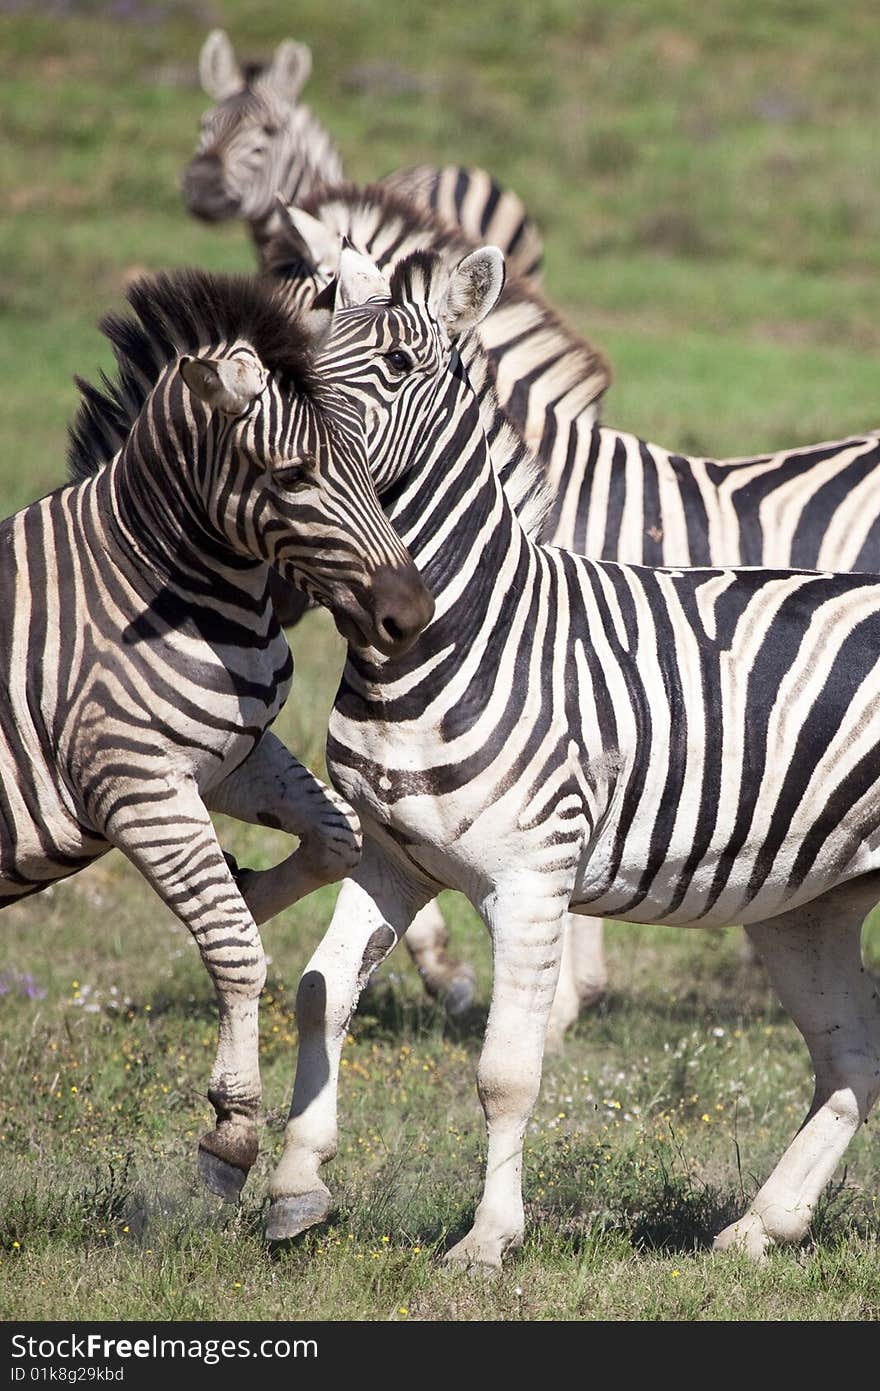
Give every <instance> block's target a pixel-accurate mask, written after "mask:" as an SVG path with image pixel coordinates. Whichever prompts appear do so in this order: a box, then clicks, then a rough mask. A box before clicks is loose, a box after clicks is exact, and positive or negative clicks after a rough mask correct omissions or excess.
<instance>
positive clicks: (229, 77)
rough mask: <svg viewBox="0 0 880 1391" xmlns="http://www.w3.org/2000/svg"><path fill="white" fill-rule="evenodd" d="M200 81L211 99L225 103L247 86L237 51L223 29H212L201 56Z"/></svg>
mask: <svg viewBox="0 0 880 1391" xmlns="http://www.w3.org/2000/svg"><path fill="white" fill-rule="evenodd" d="M199 79H200V81H201V84H202V86H203V88H204V89H205V91H206V92H207V93H208V96H209V97H213V98H214V100H215V101H223V100H224V98H225V97H231V96H232V94H233V92H240V91H241V89H242V87H244V85H245V80H244V73H243V72H242V70H241V68H240V67H239V66H238V59H237V58H236V56H235V49H234V48H233V47H232V44H231V43H230V42H229V37H228V35H227V34H226V33H225V32H224V30H222V29H212V30H211V33H210V34H209V35H208V37H207V38H206V39H205V42H204V43H203V44H202V51H201V53H200V54H199Z"/></svg>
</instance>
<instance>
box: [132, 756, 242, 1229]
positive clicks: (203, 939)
mask: <svg viewBox="0 0 880 1391" xmlns="http://www.w3.org/2000/svg"><path fill="white" fill-rule="evenodd" d="M151 791H152V789H151ZM166 792H167V796H166V798H165V799H164V800H163V801H161V802H158V801H157V799H156V798H155V797H154V796H151V799H150V802H149V803H148V804H146V809H145V804H144V802H143V800H139V799H137V798H134V797H132V798H127V799H120V806H121V808H122V810H120V811H118V812H117V813H116V814H115V815H114V816H113V818H112V820H111V822H110V823H109V824H108V825H107V828H106V831H105V834H106V836H107V839H108V840H109V841H110V842H111V844H113V845H116V846H117V847H118V848H119V849H120V850H122V851H123V853H124V854H125V855H126V856H127V857H128V859H130V860H131V861H132V863H133V864H134V865H135V866H136V867H137V868H138V869H139V870H140V871H141V873H142V874H143V875H144V877H145V878H146V879H147V881H148V882H149V883H150V884H151V885H152V887H153V888H154V889H155V890H156V892H157V893H158V895H159V897H160V898H161V899H162V900H163V901H164V902H165V903H166V904H167V906H168V907H169V908H170V909H171V911H172V912H173V913H174V914H175V915H176V916H177V917H178V918H179V919H180V921H181V922H182V923H183V924H184V926H185V927H187V928H188V929H189V931H190V932H191V933H192V935H193V937H194V938H195V941H196V943H197V945H198V948H199V952H200V953H201V957H202V961H203V962H204V965H205V967H206V969H207V971H208V974H209V975H210V977H211V980H212V981H213V983H214V989H215V991H216V994H217V1003H218V1010H219V1038H218V1045H217V1056H216V1059H215V1062H214V1068H213V1071H212V1073H211V1080H210V1083H209V1086H208V1099H209V1100H210V1102H211V1105H212V1106H213V1107H214V1110H215V1112H216V1115H217V1120H216V1124H215V1127H214V1129H213V1130H211V1131H208V1132H207V1134H205V1135H203V1136H202V1139H201V1140H200V1141H199V1170H200V1172H201V1175H202V1178H203V1179H204V1181H205V1183H206V1184H207V1186H208V1187H209V1188H210V1189H211V1190H212V1192H215V1193H217V1194H218V1195H219V1196H220V1197H222V1198H225V1199H227V1200H229V1201H234V1200H236V1199H237V1198H238V1195H239V1193H240V1192H241V1189H242V1187H243V1186H244V1182H245V1180H246V1178H247V1175H248V1172H249V1170H250V1169H251V1167H252V1165H253V1163H254V1161H255V1159H256V1157H257V1152H258V1148H259V1142H258V1122H259V1118H260V1097H261V1085H260V1067H259V1046H258V1027H259V1024H258V1008H259V998H260V993H261V991H262V989H263V985H264V983H265V979H266V958H265V955H264V953H263V945H262V942H261V941H260V934H259V931H258V929H257V926H256V924H255V922H254V920H253V918H252V916H251V914H250V913H249V912H248V909H247V905H246V904H245V903H244V901H243V899H242V897H241V894H240V893H239V892H238V889H237V888H236V886H235V882H234V880H233V878H232V875H231V874H230V872H229V869H228V867H227V865H226V862H225V860H224V858H223V852H222V850H221V849H220V846H219V845H218V844H217V838H216V836H215V834H214V827H213V825H212V824H211V820H210V817H209V816H208V812H207V810H206V808H205V806H204V805H203V803H202V801H201V798H200V797H199V795H198V792H197V790H196V789H195V787H194V785H193V786H187V785H186V784H184V785H183V786H177V787H175V788H173V789H172V788H167V789H166ZM147 813H148V814H147Z"/></svg>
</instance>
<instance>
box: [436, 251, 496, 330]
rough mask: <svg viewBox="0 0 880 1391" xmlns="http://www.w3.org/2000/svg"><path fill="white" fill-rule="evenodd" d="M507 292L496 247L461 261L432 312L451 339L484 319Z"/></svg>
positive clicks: (475, 253) (477, 252)
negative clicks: (501, 295) (500, 296)
mask: <svg viewBox="0 0 880 1391" xmlns="http://www.w3.org/2000/svg"><path fill="white" fill-rule="evenodd" d="M503 289H504V256H503V255H502V253H501V252H500V251H499V250H498V247H497V246H483V247H481V248H480V250H479V251H472V252H471V253H470V255H469V256H465V258H464V260H462V261H459V263H458V265H457V266H456V267H455V270H454V271H453V272H452V274H451V275H450V277H449V280H448V281H447V283H446V286H445V289H444V290H443V291H442V292H441V294H440V295H439V297H438V302H437V304H436V305H432V306H431V308H432V309H434V312H435V313H436V314H437V317H438V318H439V319H440V320H441V322H442V323H443V324H444V325H445V327H446V331H447V333H448V334H449V336H450V338H455V337H456V336H457V335H458V334H459V333H463V332H464V331H465V329H468V328H473V327H474V325H475V324H478V323H480V322H481V320H482V319H485V317H486V315H487V314H488V313H489V312H490V310H492V309H494V308H495V305H496V303H497V301H498V296H499V295H500V294H501V291H502V290H503Z"/></svg>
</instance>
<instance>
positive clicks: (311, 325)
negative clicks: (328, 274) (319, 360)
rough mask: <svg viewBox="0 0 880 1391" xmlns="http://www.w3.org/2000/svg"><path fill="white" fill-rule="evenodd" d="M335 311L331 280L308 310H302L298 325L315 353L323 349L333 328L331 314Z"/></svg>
mask: <svg viewBox="0 0 880 1391" xmlns="http://www.w3.org/2000/svg"><path fill="white" fill-rule="evenodd" d="M335 309H336V281H335V280H331V281H329V282H328V284H326V285H325V286H324V288H323V289H322V290H319V291H318V293H317V294H316V295H315V298H314V299H313V300H312V302H311V304H310V305H309V307H308V309H304V310H303V313H302V318H301V319H300V323H301V324H302V326H303V328H304V329H305V331H306V333H307V334H308V335H309V338H310V339H311V343H312V348H313V349H315V350H316V351H317V350H319V349H320V348H322V347H323V345H324V342H325V340H326V339H327V338H328V337H329V334H330V330H331V329H332V327H333V314H334V311H335Z"/></svg>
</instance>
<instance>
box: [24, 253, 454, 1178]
mask: <svg viewBox="0 0 880 1391" xmlns="http://www.w3.org/2000/svg"><path fill="white" fill-rule="evenodd" d="M128 300H129V303H130V306H131V308H132V310H133V313H132V314H131V315H129V316H127V317H126V316H119V315H110V316H108V317H107V318H105V319H104V321H103V323H102V328H103V331H104V333H105V334H106V335H107V337H108V338H109V340H110V342H111V344H112V345H113V348H114V351H115V353H116V358H117V365H118V375H117V379H116V380H115V381H112V380H110V379H109V378H108V377H106V376H104V377H103V378H102V381H101V384H100V386H94V385H90V384H89V383H87V382H85V381H81V380H80V381H79V387H80V391H81V403H80V406H79V411H78V414H77V416H76V419H75V421H74V423H73V425H72V427H71V437H70V448H69V469H70V473H71V475H72V478H73V480H74V481H72V482H70V483H68V484H67V485H66V486H63V487H61V488H59V489H56V490H55V491H54V492H51V493H49V494H48V495H47V496H46V497H44V498H42V499H40V500H39V501H37V502H34V503H32V504H31V505H30V506H28V507H25V508H24V509H23V510H22V511H19V512H17V513H15V514H14V515H12V516H11V517H9V518H7V519H6V520H5V521H4V522H3V523H2V528H0V554H2V557H3V559H2V565H0V593H2V595H3V596H5V597H4V598H3V602H2V606H0V607H2V614H3V618H2V624H3V639H2V643H0V664H2V691H3V698H2V701H0V904H2V905H3V906H6V905H8V904H10V903H12V902H14V901H15V900H17V899H19V898H21V897H23V896H25V895H28V894H32V893H36V892H37V891H38V890H40V889H42V888H45V887H46V886H47V885H49V884H51V883H53V882H55V881H56V880H60V879H63V878H66V877H68V876H69V875H71V874H74V873H76V872H77V871H78V870H80V869H82V868H83V867H84V866H86V865H88V864H90V863H91V862H92V861H94V860H95V859H97V858H98V857H99V856H101V855H103V854H105V853H106V851H108V850H109V849H110V848H111V847H114V846H115V847H118V848H119V849H120V850H122V851H123V853H124V854H125V855H126V856H127V858H128V859H129V860H131V862H132V863H133V864H134V865H135V866H136V867H137V868H138V869H139V870H140V872H141V873H142V874H143V875H144V877H145V878H146V880H147V881H148V883H150V884H151V886H152V887H153V888H154V889H155V890H156V892H157V893H158V895H159V897H160V898H161V899H162V900H163V902H164V903H165V904H166V905H167V906H168V907H169V908H170V909H171V910H172V911H173V912H174V913H175V914H176V915H177V917H178V918H179V919H180V920H181V922H182V923H184V925H185V926H186V927H187V928H188V929H189V930H190V932H191V933H192V934H193V937H194V939H195V941H196V943H197V945H198V948H199V951H200V953H201V957H202V961H203V962H204V964H205V966H206V968H207V970H208V972H209V974H210V976H211V979H212V981H213V984H214V986H215V990H216V993H217V1000H218V1007H219V1043H218V1050H217V1056H216V1061H215V1064H214V1069H213V1072H212V1076H211V1082H210V1087H209V1091H208V1095H209V1098H210V1100H211V1103H212V1105H213V1107H214V1110H215V1112H216V1126H215V1129H214V1130H213V1131H212V1132H210V1133H208V1134H207V1135H205V1136H204V1137H203V1138H202V1140H201V1142H200V1146H199V1156H200V1168H201V1170H202V1173H203V1176H204V1177H205V1179H206V1181H207V1182H208V1184H209V1186H211V1187H213V1188H214V1189H215V1190H216V1191H218V1192H221V1193H224V1194H226V1195H228V1194H229V1193H230V1192H233V1193H234V1192H237V1191H238V1189H239V1188H240V1186H241V1183H242V1182H243V1181H244V1176H245V1174H246V1173H247V1170H248V1169H249V1168H250V1166H251V1165H252V1163H253V1161H254V1158H255V1155H256V1149H257V1138H256V1135H257V1115H258V1110H259V1101H260V1077H259V1066H258V1056H257V1009H258V998H259V995H260V992H261V989H262V986H263V983H264V979H265V971H266V966H265V957H264V954H263V948H262V945H261V942H260V934H259V931H258V927H257V923H258V922H259V921H263V920H264V919H265V917H267V916H270V915H271V913H272V912H274V911H275V908H274V906H273V904H272V901H271V898H269V897H267V896H266V894H265V893H263V892H262V890H261V885H260V880H259V877H258V876H256V877H255V880H254V882H253V884H252V885H251V887H250V890H249V891H248V901H247V902H245V899H244V898H243V896H242V888H241V887H240V886H239V885H237V883H236V881H235V878H234V877H233V873H232V870H231V868H230V866H229V865H228V864H227V862H226V861H225V859H224V856H223V853H222V851H221V849H220V846H219V845H218V843H217V839H216V836H215V833H214V829H213V826H212V823H211V819H210V816H209V811H211V810H213V811H221V812H226V813H227V814H229V815H232V816H235V817H237V818H238V819H240V820H244V821H248V822H253V823H256V824H263V825H271V826H275V827H277V828H279V829H281V830H284V831H286V832H289V833H291V834H293V835H297V836H300V837H302V841H301V844H300V846H299V847H298V849H297V850H296V851H295V852H294V853H293V854H292V855H291V856H290V857H288V859H287V860H286V861H284V862H283V863H282V865H280V866H278V867H277V870H278V873H277V876H276V887H277V884H281V885H282V886H283V888H284V892H285V895H286V899H287V901H292V900H293V899H295V898H298V897H301V896H302V895H303V894H305V893H307V892H309V891H310V890H311V889H313V888H315V887H317V886H318V885H319V884H323V883H327V882H331V881H332V880H335V879H338V878H340V877H342V876H343V875H344V874H346V873H347V872H349V871H350V870H351V869H352V868H353V867H354V865H355V864H356V863H357V859H358V857H359V854H360V828H359V825H358V821H357V817H356V815H355V813H354V812H353V811H352V810H351V808H350V807H349V806H348V805H347V804H346V803H345V802H344V801H343V800H342V798H341V797H340V796H339V795H338V794H336V793H335V792H332V791H331V790H330V789H329V788H326V787H324V786H323V784H321V783H320V782H319V781H318V780H317V779H316V778H314V777H313V776H312V774H310V773H309V772H308V771H307V770H306V769H305V768H303V767H302V766H301V765H300V764H299V763H298V762H297V760H296V759H295V758H294V757H293V756H292V755H291V754H290V753H289V752H288V751H287V749H286V748H285V747H284V745H283V744H282V743H281V742H280V740H279V739H277V738H276V736H275V735H273V734H272V733H271V732H270V730H269V726H270V724H271V723H272V721H273V720H274V719H275V717H276V715H277V714H278V712H279V711H280V709H281V707H282V705H283V703H284V701H285V699H286V697H287V694H288V691H289V689H290V684H291V676H292V670H293V664H292V660H291V656H290V650H289V648H288V646H287V642H286V640H285V638H284V635H283V633H282V632H281V629H280V628H279V626H278V623H277V621H276V619H275V616H274V611H273V609H272V606H271V604H270V602H269V598H268V593H267V565H272V566H275V567H277V568H278V569H279V570H280V571H281V572H282V573H283V574H284V575H285V577H286V578H288V579H293V578H294V577H295V578H297V580H298V582H299V583H301V584H302V585H303V586H304V588H305V589H306V591H307V593H308V594H309V595H311V596H312V597H313V598H314V599H316V600H319V601H321V602H323V603H325V604H326V605H327V606H328V607H329V608H330V610H331V612H332V613H333V616H334V618H335V621H336V623H337V626H338V628H339V630H340V632H341V633H342V634H343V635H344V637H345V638H346V640H347V642H349V643H350V644H354V645H355V646H361V645H364V644H368V645H373V646H374V647H375V648H376V650H377V651H383V652H385V653H386V654H387V655H390V654H392V653H394V652H397V653H402V652H403V651H404V650H405V648H406V647H407V646H408V645H409V644H410V643H412V641H413V640H414V639H415V637H416V635H417V633H418V632H419V631H420V630H421V628H422V627H424V625H425V623H426V622H427V621H428V619H429V618H430V615H431V612H432V610H433V601H432V600H431V597H430V595H429V594H428V591H427V590H426V588H425V586H424V584H423V583H422V581H421V579H420V578H419V576H418V572H417V571H416V570H415V568H414V566H413V564H412V561H411V559H410V557H409V555H408V554H407V552H406V550H405V548H404V547H403V545H402V543H401V542H400V540H399V538H398V537H397V536H396V534H395V532H394V530H393V529H392V527H391V526H390V524H389V523H388V521H387V520H386V518H385V516H384V514H383V512H382V509H381V507H380V505H379V502H378V499H377V497H376V493H375V489H374V487H373V484H372V481H371V478H370V473H369V469H368V466H367V457H366V441H365V432H364V423H363V410H362V408H361V407H359V406H358V404H357V403H356V402H352V401H351V400H350V399H349V398H346V397H340V398H339V399H338V400H337V399H336V393H335V388H334V384H333V382H332V380H326V381H325V380H322V377H321V374H320V372H319V371H318V369H317V368H316V366H315V362H316V352H317V347H318V345H319V340H318V339H317V338H316V339H315V341H313V335H315V334H320V333H324V332H326V328H327V318H328V316H327V315H322V314H321V312H320V311H315V313H314V315H313V316H312V318H311V321H306V320H303V321H302V322H301V323H299V324H297V323H296V322H294V321H293V320H292V319H291V317H290V314H289V310H288V309H287V307H286V305H285V304H284V303H283V301H282V300H281V299H280V298H279V296H278V295H277V294H276V293H275V292H274V291H273V290H272V289H271V287H269V286H267V285H264V284H260V283H259V282H258V281H257V280H255V279H253V278H236V277H221V276H211V275H207V274H204V273H200V272H196V271H191V272H178V273H175V274H169V275H159V276H157V277H155V278H152V279H144V280H141V281H139V282H137V283H136V284H134V285H133V286H132V287H131V288H130V289H129V290H128ZM322 319H323V323H321V322H320V321H321V320H322ZM329 341H330V342H331V343H332V341H333V340H332V333H331V337H330V339H329ZM244 887H247V880H246V879H244ZM270 887H271V886H270Z"/></svg>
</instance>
